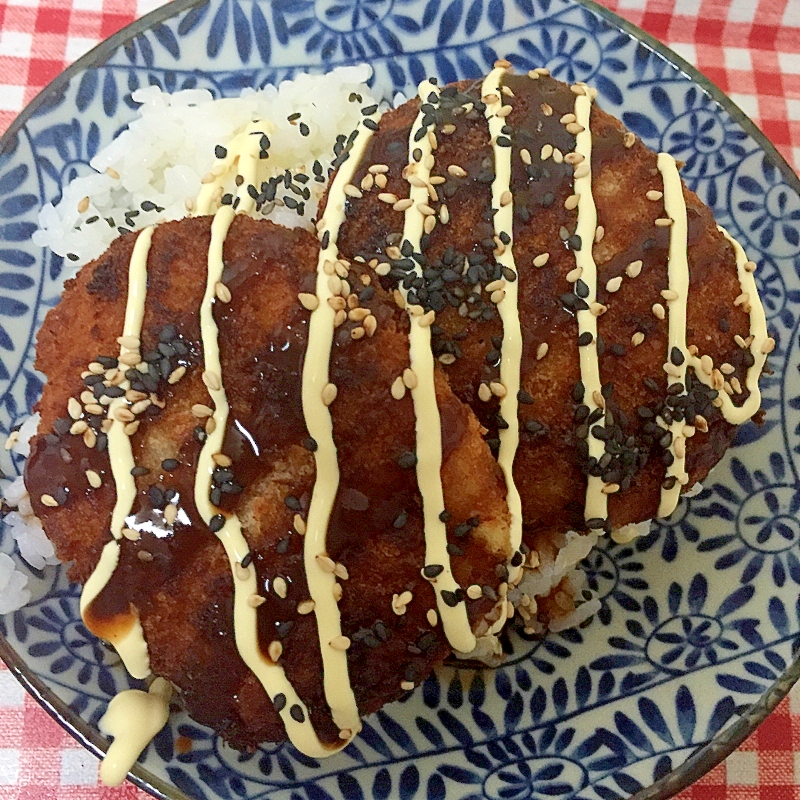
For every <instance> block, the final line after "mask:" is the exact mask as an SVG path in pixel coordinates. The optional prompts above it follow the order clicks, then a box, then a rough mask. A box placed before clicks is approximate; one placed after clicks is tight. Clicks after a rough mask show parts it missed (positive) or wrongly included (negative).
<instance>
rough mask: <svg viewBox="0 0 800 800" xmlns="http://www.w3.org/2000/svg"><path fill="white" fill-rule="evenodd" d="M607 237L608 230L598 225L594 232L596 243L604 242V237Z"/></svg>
mask: <svg viewBox="0 0 800 800" xmlns="http://www.w3.org/2000/svg"><path fill="white" fill-rule="evenodd" d="M605 235H606V229H605V228H604V227H603V226H602V225H598V226H597V227H596V228H595V230H594V240H595V242H602V241H603V237H604V236H605Z"/></svg>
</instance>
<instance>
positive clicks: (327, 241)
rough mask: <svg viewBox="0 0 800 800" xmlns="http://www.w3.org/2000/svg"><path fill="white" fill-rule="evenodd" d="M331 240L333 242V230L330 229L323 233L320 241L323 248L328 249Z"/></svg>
mask: <svg viewBox="0 0 800 800" xmlns="http://www.w3.org/2000/svg"><path fill="white" fill-rule="evenodd" d="M330 242H331V232H330V231H325V233H323V234H322V239H320V242H319V244H320V247H321V248H322V249H323V250H327V249H328V245H330Z"/></svg>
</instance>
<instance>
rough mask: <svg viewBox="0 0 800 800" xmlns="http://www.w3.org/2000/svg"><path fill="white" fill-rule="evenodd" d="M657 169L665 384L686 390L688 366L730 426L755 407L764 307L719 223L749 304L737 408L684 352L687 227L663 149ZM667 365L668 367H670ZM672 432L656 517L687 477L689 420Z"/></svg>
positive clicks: (679, 189)
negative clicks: (664, 268)
mask: <svg viewBox="0 0 800 800" xmlns="http://www.w3.org/2000/svg"><path fill="white" fill-rule="evenodd" d="M658 169H659V172H660V173H661V176H662V180H663V186H664V209H665V211H666V213H667V216H668V217H669V218H670V219H671V220H672V225H671V226H670V238H669V262H668V277H669V288H670V289H671V290H673V291H674V292H675V293H676V295H677V297H676V298H675V299H674V300H669V301H668V309H669V332H668V340H669V341H668V345H667V363H666V364H665V368H666V369H668V370H669V373H668V377H667V382H668V385H672V384H675V383H682V384H683V386H684V391H683V393H684V394H685V393H686V370H687V368H688V367H692V368H693V369H694V374H695V377H696V378H697V379H698V380H699V381H701V382H702V383H703V384H705V385H706V386H709V387H711V388H714V389H717V390H718V391H719V395H718V397H719V400H720V403H721V405H720V412H721V413H722V416H723V418H724V419H725V420H726V421H727V422H729V423H730V424H731V425H741V424H742V423H743V422H745V421H746V420H748V419H750V417H752V416H753V414H755V413H756V411H758V409H759V407H760V406H761V390H760V389H759V386H758V379H759V377H760V376H761V371H762V369H763V367H764V363H765V361H766V359H767V355H768V354H769V352H770V351H771V349H772V347H773V346H774V341H773V340H772V339H771V338H770V337H769V334H768V333H767V320H766V315H765V314H764V307H763V305H762V303H761V298H760V297H759V295H758V289H757V287H756V282H755V278H754V276H753V272H752V270H748V269H747V265H749V264H750V263H751V262H749V261H748V259H747V255H746V254H745V252H744V250H743V248H742V246H741V245H740V244H739V242H737V241H736V240H735V239H734V238H733V237H732V236H731V235H730V234H729V233H728V232H727V231H726V230H725V229H724V228H722V227H721V226H718V227H719V230H720V231H721V232H722V234H723V236H725V238H726V239H727V240H728V241H729V242H730V243H731V245H732V247H733V249H734V252H735V254H736V269H737V273H738V277H739V285H740V287H741V289H742V292H743V293H746V294H747V295H748V296H749V299H748V303H749V305H750V310H749V317H750V335H751V336H752V342H751V343H750V346H749V350H750V353H751V355H752V356H753V364H752V365H751V366H750V367H749V368H748V370H747V377H746V379H745V384H746V386H747V389H748V391H749V396H748V398H747V400H746V401H745V402H744V403H742V405H741V406H736V405H734V404H733V401H732V399H731V397H730V395H728V393H727V392H725V391H722V390H721V387H720V386H719V384H717V385H715V384H714V377H713V373H712V374H708V373H707V372H706V371H705V370H704V369H703V368H702V366H701V363H702V362H701V359H702V356H701V355H698V354H695V355H692V354H691V353H689V351H688V349H687V345H686V307H687V301H688V294H689V283H690V269H689V260H688V226H687V220H686V199H685V197H684V194H683V185H682V183H681V179H680V175H679V173H678V167H677V164H676V163H675V159H674V158H673V157H672V156H671V155H669V154H668V153H659V155H658ZM673 347H675V348H677V349H678V350H680V352H681V353H682V354H683V357H684V358H683V364H681V365H680V366H678V365H675V364H672V363H671V361H670V354H671V353H672V349H673ZM670 365H671V366H670ZM669 430H670V431H671V432H672V442H671V444H670V447H669V451H670V452H671V453H672V455H673V458H674V461H673V463H672V465H671V466H670V467H669V468H668V469H667V476H668V477H669V476H674V477H675V478H676V481H675V484H674V486H672V487H671V488H669V489H667V488H664V487H662V489H661V502H660V504H659V508H658V516H659V517H666V516H668V515H669V514H671V513H672V512H673V511H674V510H675V508H676V506H677V504H678V500H679V499H680V493H681V488H682V487H683V486H685V485H686V484H687V483H688V482H689V475H688V474H687V472H686V459H685V440H686V438H688V437H690V436H693V435H694V433H695V428H694V426H693V425H692V424H691V421H690V420H686V422H673V423H672V425H670V426H669ZM681 439H682V440H681Z"/></svg>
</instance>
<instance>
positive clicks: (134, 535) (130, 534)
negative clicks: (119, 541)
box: [122, 528, 142, 542]
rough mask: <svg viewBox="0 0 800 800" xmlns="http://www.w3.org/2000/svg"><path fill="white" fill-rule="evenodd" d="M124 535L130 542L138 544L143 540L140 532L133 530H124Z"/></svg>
mask: <svg viewBox="0 0 800 800" xmlns="http://www.w3.org/2000/svg"><path fill="white" fill-rule="evenodd" d="M122 535H123V536H124V537H125V538H126V539H127V540H128V541H130V542H138V541H139V539H141V538H142V535H141V534H140V533H139V531H135V530H134V529H133V528H123V529H122Z"/></svg>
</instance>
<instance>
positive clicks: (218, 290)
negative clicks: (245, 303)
mask: <svg viewBox="0 0 800 800" xmlns="http://www.w3.org/2000/svg"><path fill="white" fill-rule="evenodd" d="M214 295H215V296H216V298H217V300H219V301H220V302H221V303H230V301H231V290H230V289H229V288H228V287H227V286H226V285H225V284H224V283H222V282H221V281H217V282H216V283H215V284H214Z"/></svg>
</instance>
